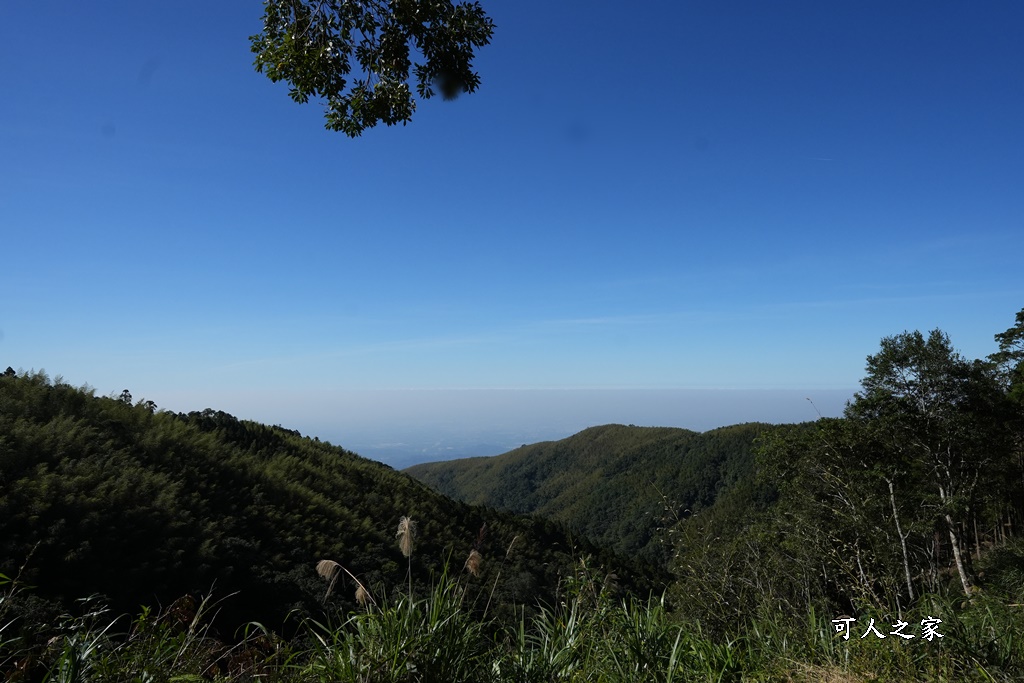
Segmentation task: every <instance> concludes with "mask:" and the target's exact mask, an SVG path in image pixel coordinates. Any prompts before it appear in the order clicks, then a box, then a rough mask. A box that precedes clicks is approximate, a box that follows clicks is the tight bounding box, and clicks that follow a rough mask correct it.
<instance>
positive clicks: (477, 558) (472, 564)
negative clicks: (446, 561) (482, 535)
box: [466, 549, 484, 576]
mask: <svg viewBox="0 0 1024 683" xmlns="http://www.w3.org/2000/svg"><path fill="white" fill-rule="evenodd" d="M483 562H484V556H483V555H481V554H480V553H479V552H477V551H476V549H473V550H470V551H469V557H467V558H466V571H467V572H469V573H470V574H472V575H473V576H480V566H481V565H482V564H483Z"/></svg>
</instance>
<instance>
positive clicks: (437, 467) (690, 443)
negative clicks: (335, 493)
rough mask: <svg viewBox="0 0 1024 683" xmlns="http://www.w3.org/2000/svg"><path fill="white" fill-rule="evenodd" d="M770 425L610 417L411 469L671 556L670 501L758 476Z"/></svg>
mask: <svg viewBox="0 0 1024 683" xmlns="http://www.w3.org/2000/svg"><path fill="white" fill-rule="evenodd" d="M765 429H767V425H760V424H746V425H736V426H733V427H724V428H722V429H716V430H713V431H710V432H705V433H703V434H701V433H697V432H693V431H690V430H687V429H676V428H668V427H635V426H632V425H630V426H628V427H627V426H624V425H606V426H603V427H592V428H590V429H587V430H584V431H582V432H580V433H579V434H576V435H574V436H571V437H569V438H567V439H562V440H561V441H551V442H545V443H539V444H533V445H528V446H526V445H524V446H522V447H520V448H517V449H516V450H514V451H511V452H509V453H505V454H503V455H498V456H493V457H483V458H466V459H462V460H452V461H448V462H435V463H426V464H422V465H416V466H414V467H410V468H408V469H407V470H405V471H406V472H407V473H409V474H411V475H412V476H414V477H416V478H417V479H419V480H420V481H422V482H424V483H426V484H428V485H429V486H432V487H433V488H435V489H437V490H438V491H440V492H441V493H443V494H445V495H447V496H451V497H452V498H455V499H457V500H462V501H465V502H467V503H472V504H476V505H488V506H491V507H496V508H499V509H501V510H507V511H509V512H515V513H517V514H539V515H542V516H544V517H548V518H550V519H553V520H556V521H558V522H561V523H563V524H565V525H567V526H568V527H569V528H571V529H573V530H576V531H578V532H580V533H582V534H585V535H587V536H588V537H590V538H592V539H594V540H595V541H597V542H598V543H601V544H602V545H604V546H608V547H611V548H614V549H616V550H618V551H620V552H624V553H631V554H632V553H639V554H641V555H642V556H644V557H646V558H647V559H649V560H652V561H656V560H658V559H659V558H660V559H662V560H663V559H664V557H663V556H664V551H665V546H664V544H663V540H664V537H663V535H662V534H660V533H659V529H660V528H661V527H662V526H663V524H664V523H665V518H664V515H663V513H664V511H665V504H666V501H671V503H672V504H673V506H674V507H679V508H681V509H685V510H688V511H699V510H702V509H705V508H708V507H710V506H711V505H713V504H714V502H715V500H716V499H717V498H718V496H719V495H720V494H722V493H723V492H725V491H728V490H730V489H731V488H732V487H734V486H736V485H737V484H740V483H741V482H743V481H746V480H749V479H751V478H752V477H753V474H754V440H755V439H756V438H757V437H758V436H759V435H760V434H761V433H762V432H764V431H765Z"/></svg>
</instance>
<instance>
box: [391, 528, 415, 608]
mask: <svg viewBox="0 0 1024 683" xmlns="http://www.w3.org/2000/svg"><path fill="white" fill-rule="evenodd" d="M395 536H396V537H397V538H398V549H399V550H401V551H402V554H403V555H405V557H406V558H407V559H408V560H409V567H408V569H407V570H406V575H407V576H408V578H409V607H410V608H411V607H412V548H413V543H414V541H415V536H416V522H414V521H413V520H412V518H411V517H404V516H403V517H402V518H401V519H400V520H398V533H396V534H395Z"/></svg>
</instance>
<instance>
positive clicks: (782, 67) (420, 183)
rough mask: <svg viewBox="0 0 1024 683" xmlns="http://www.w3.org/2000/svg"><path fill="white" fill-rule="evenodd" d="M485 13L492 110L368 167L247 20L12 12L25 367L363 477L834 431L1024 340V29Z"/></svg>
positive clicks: (733, 6)
mask: <svg viewBox="0 0 1024 683" xmlns="http://www.w3.org/2000/svg"><path fill="white" fill-rule="evenodd" d="M484 6H485V8H486V9H487V11H488V12H489V13H490V14H491V16H492V17H493V18H494V20H495V22H496V24H497V29H496V33H495V37H494V40H493V43H492V44H491V45H490V46H488V47H486V48H484V49H483V50H482V51H481V53H480V55H479V57H478V60H477V66H478V69H479V71H480V74H481V77H482V79H483V85H482V87H481V89H480V91H479V92H478V93H476V94H474V95H471V96H469V97H464V98H461V99H460V100H458V101H457V102H453V103H447V102H441V101H429V102H421V103H420V106H419V110H418V111H417V113H416V115H415V117H414V120H413V122H412V123H411V124H410V125H408V126H406V127H396V128H381V129H375V130H373V131H370V132H368V133H366V134H364V136H363V137H362V138H360V139H357V140H351V139H349V138H347V137H345V136H343V135H341V134H338V133H331V132H329V131H326V130H324V128H323V123H322V121H323V119H322V110H321V108H320V106H319V105H318V104H314V103H311V104H307V105H304V106H300V105H297V104H294V103H293V102H291V100H289V99H288V97H287V95H286V86H285V85H283V84H272V83H270V82H269V81H268V80H267V79H266V78H265V77H263V76H262V75H260V74H257V73H256V72H255V71H254V70H253V68H252V55H251V54H250V52H249V44H248V36H249V35H251V34H253V33H255V32H257V31H258V30H259V27H260V16H261V5H260V3H259V2H256V0H247V1H245V2H242V1H240V0H231V1H228V0H224V1H221V2H216V3H211V2H202V3H200V2H195V1H181V2H175V3H138V2H96V3H81V2H77V1H76V2H71V1H63V2H61V1H54V2H43V3H3V4H0V26H2V27H3V28H2V29H0V30H2V31H3V40H2V41H0V60H2V63H3V64H4V65H5V73H4V77H3V78H4V88H3V93H4V94H3V95H2V97H0V150H2V153H0V235H2V242H0V248H2V249H3V254H4V258H3V266H2V268H0V291H2V292H3V297H2V300H0V364H3V365H5V366H6V365H12V366H14V367H15V368H24V369H29V368H37V369H38V368H45V369H46V370H47V371H48V372H50V373H51V374H61V375H63V376H64V377H65V378H66V379H67V380H68V381H70V382H72V383H76V384H81V383H86V382H87V383H89V384H91V385H92V386H94V387H96V389H97V391H98V392H99V393H109V392H119V391H120V390H121V389H123V388H125V387H128V388H130V389H131V390H132V392H133V393H134V394H135V395H136V397H142V396H145V397H147V398H150V399H152V400H155V401H156V402H157V403H158V404H159V405H161V406H162V407H166V408H168V409H173V410H193V409H201V408H204V407H207V406H212V407H216V408H221V409H224V410H228V411H230V412H234V413H235V414H238V415H240V416H242V417H252V418H254V419H260V420H263V421H267V422H274V423H281V424H285V425H286V426H294V427H298V428H300V429H302V430H303V431H304V432H307V433H310V434H316V435H319V436H321V437H322V438H329V439H331V440H332V441H335V442H336V443H340V444H342V445H346V446H350V447H351V444H353V443H355V444H357V445H360V446H365V448H366V449H368V451H372V447H371V445H372V443H371V442H372V441H373V440H374V439H384V440H387V435H388V432H390V431H393V432H394V433H395V434H398V433H406V432H408V431H409V430H411V429H412V425H417V424H418V425H421V429H422V430H426V431H425V432H423V433H424V434H426V432H429V430H430V427H431V425H440V424H442V423H443V424H445V425H449V424H450V425H453V426H452V427H451V428H450V429H451V430H455V431H458V430H459V429H462V427H460V425H463V424H465V427H464V429H465V430H466V431H474V430H476V429H477V427H478V426H479V425H480V424H484V423H486V424H493V430H492V431H493V432H494V433H497V432H499V431H500V432H502V433H506V436H507V439H511V440H513V441H515V440H516V439H517V438H518V436H519V435H520V434H527V433H528V434H530V435H536V436H539V437H540V438H544V434H547V435H548V437H547V438H555V437H558V436H565V435H568V433H571V430H574V429H576V428H582V427H584V426H587V425H588V424H598V423H601V422H611V421H616V422H633V423H637V424H674V425H677V426H684V427H692V428H699V429H705V428H708V427H709V426H715V425H716V424H730V423H733V422H739V421H742V420H748V419H766V420H768V419H770V420H785V419H792V420H801V419H811V418H813V417H814V414H813V411H808V407H807V404H806V402H805V401H804V400H803V398H804V394H807V395H808V396H819V397H820V401H816V404H819V407H820V406H824V408H825V410H824V411H823V412H831V413H835V412H838V411H839V410H841V407H842V399H841V398H837V396H840V395H848V394H849V393H852V391H853V390H854V389H855V388H856V386H857V383H858V381H859V379H860V377H861V376H862V374H863V369H864V358H865V356H866V355H867V354H869V353H872V352H874V351H875V350H876V349H877V347H878V341H879V339H880V338H881V337H882V336H885V335H889V334H895V333H899V332H901V331H903V330H905V329H922V330H927V329H932V328H935V327H940V328H942V329H943V330H945V331H947V332H948V333H949V334H950V335H951V337H952V338H953V341H954V344H955V345H957V346H958V348H960V349H961V350H962V351H963V352H964V353H965V354H966V355H968V356H972V357H977V356H983V355H986V354H988V353H990V352H991V351H992V350H993V349H994V347H993V342H992V335H993V334H994V333H996V332H999V331H1002V330H1004V329H1006V328H1007V327H1009V326H1010V324H1011V323H1012V322H1013V316H1014V314H1015V313H1016V311H1018V310H1020V308H1021V307H1022V306H1024V278H1022V277H1021V273H1020V266H1019V262H1020V255H1021V254H1022V253H1024V230H1022V227H1024V225H1022V223H1024V192H1022V191H1021V187H1022V186H1024V182H1022V181H1024V129H1022V126H1021V123H1020V122H1021V121H1024V78H1022V65H1024V42H1022V41H1021V40H1020V27H1021V26H1022V25H1024V5H1021V4H1020V3H1016V2H988V3H972V4H967V3H960V2H900V3H890V2H857V3H853V2H849V3H823V2H773V3H763V2H698V3H694V2H646V3H623V2H617V3H604V2H577V1H575V0H573V1H568V0H567V1H565V2H558V3H548V2H543V3H542V2H532V1H523V2H516V3H499V2H485V3H484ZM538 392H555V393H548V394H544V395H546V396H548V397H549V398H550V400H549V401H546V400H542V399H541V398H538V397H539V396H541V395H542V394H541V393H538ZM558 392H574V393H568V394H567V393H558ZM579 392H583V393H579ZM587 392H589V393H587ZM637 392H641V393H637ZM644 392H646V393H644ZM658 392H677V393H676V394H674V395H677V396H683V395H685V396H688V397H689V398H688V399H687V400H688V401H689V403H687V402H686V401H682V402H680V403H678V404H675V403H673V402H672V401H668V400H667V399H665V396H667V394H664V393H661V394H659V393H658ZM687 392H689V393H687ZM694 392H705V393H704V394H700V395H702V396H705V397H709V396H722V395H726V396H734V397H736V400H735V401H733V400H728V401H718V400H717V399H715V400H703V399H701V400H697V399H694V397H695V396H697V395H698V394H696V393H694ZM716 392H717V393H716ZM721 392H726V393H725V394H722V393H721ZM773 392H789V393H788V394H785V395H787V396H790V399H792V400H788V399H787V400H785V401H783V403H784V404H785V405H786V406H789V408H787V410H789V412H785V411H781V415H780V405H781V404H780V401H782V399H780V398H779V397H780V396H782V395H784V394H779V393H773ZM815 392H817V393H815ZM844 392H845V393H844ZM498 395H501V396H503V397H504V398H501V399H500V400H499V399H496V398H494V397H496V396H498ZM641 395H642V396H643V397H644V399H643V400H639V398H638V397H639V396H641ZM485 396H488V397H491V398H493V399H494V400H493V401H492V400H490V399H487V400H484V399H483V398H482V397H485ZM584 396H590V397H592V398H594V400H593V401H588V400H585V399H584V398H583V397H584ZM658 396H661V397H662V399H665V400H661V402H660V403H659V401H658V400H657V398H656V397H658ZM382 397H383V398H382ZM567 397H569V398H570V399H571V400H566V399H567ZM652 397H654V398H652ZM648 399H650V400H648ZM517 401H518V402H517ZM750 401H754V403H753V404H751V403H750ZM755 404H756V405H760V406H761V408H760V409H755V408H750V405H755ZM486 405H493V406H494V408H493V415H490V416H487V417H485V416H483V415H481V414H480V411H479V410H477V411H474V410H471V409H470V408H472V407H474V406H475V407H477V408H479V407H480V406H486ZM588 405H589V406H592V407H591V408H590V409H589V412H587V410H583V409H581V408H580V406H588ZM658 405H661V406H662V409H661V410H658V409H657V406H658ZM701 405H704V406H705V407H706V406H707V405H714V406H716V408H715V410H716V411H717V412H715V413H714V415H709V414H705V413H707V411H704V412H700V411H699V410H698V409H697V408H698V407H699V406H701ZM517 406H518V407H517ZM538 406H544V408H543V409H540V408H538ZM642 406H648V408H645V409H640V407H642ZM666 406H669V407H671V406H675V407H672V408H671V410H668V409H667V408H666ZM741 406H747V407H744V408H741ZM371 408H372V409H371ZM538 410H540V412H542V413H543V415H544V416H545V417H547V418H550V419H551V421H552V424H555V422H557V424H558V425H560V426H559V427H550V428H548V430H547V431H544V430H543V429H540V428H539V427H537V425H538V424H540V422H542V420H540V418H539V417H538V414H537V413H538ZM644 410H646V411H647V412H644ZM666 410H668V411H667V412H666ZM759 410H760V411H761V412H758V411H759ZM559 411H562V412H564V418H563V419H560V420H559V419H557V418H559V415H558V413H559ZM673 411H674V412H673ZM638 413H639V414H638ZM698 413H700V415H699V416H698ZM620 415H621V416H622V417H617V416H620ZM356 416H358V417H356ZM645 417H648V418H649V419H645ZM470 421H472V423H473V424H466V423H468V422H470ZM446 429H449V428H448V427H446ZM559 430H570V431H567V432H566V433H564V434H563V433H558V432H559ZM371 432H372V433H373V434H375V435H377V436H373V437H372V438H371V437H370V436H369V434H370V433H371ZM512 432H514V435H510V434H511V433H512ZM403 438H404V437H403ZM416 438H420V439H421V440H422V439H428V438H432V437H427V436H421V437H411V436H410V437H408V439H410V440H415V439H416Z"/></svg>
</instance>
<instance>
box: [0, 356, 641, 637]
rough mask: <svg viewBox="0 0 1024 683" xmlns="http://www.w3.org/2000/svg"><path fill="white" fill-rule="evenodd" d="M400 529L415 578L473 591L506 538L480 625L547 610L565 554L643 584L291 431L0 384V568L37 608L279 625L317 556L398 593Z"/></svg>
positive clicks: (61, 389)
mask: <svg viewBox="0 0 1024 683" xmlns="http://www.w3.org/2000/svg"><path fill="white" fill-rule="evenodd" d="M403 515H408V516H410V517H412V518H414V519H415V520H416V521H417V523H418V526H419V534H418V540H417V548H416V552H415V553H414V554H413V555H412V557H411V563H412V570H413V576H416V577H427V576H429V575H430V572H431V571H432V570H436V569H438V568H439V567H440V566H441V563H442V562H443V561H444V560H445V559H446V558H447V557H449V555H452V554H454V557H463V558H464V557H466V556H468V554H469V552H470V549H471V548H473V547H474V545H476V546H477V550H478V551H479V552H481V553H482V554H483V557H484V565H483V574H482V576H481V578H480V579H479V581H481V582H488V581H490V580H491V579H492V578H493V576H494V574H495V573H496V572H497V571H498V568H499V567H501V566H502V562H503V559H502V558H504V557H505V555H506V550H507V548H508V546H509V544H510V543H512V541H513V539H514V538H517V537H518V540H517V542H516V545H515V547H514V549H513V552H511V553H510V554H509V555H508V559H507V561H505V563H504V572H505V573H504V576H505V577H507V578H508V579H509V581H507V582H504V581H503V582H502V584H501V585H500V586H499V587H498V588H497V590H496V591H495V595H494V598H493V600H494V606H492V613H494V614H499V615H501V614H506V615H507V614H509V613H510V612H509V610H510V609H511V608H506V607H505V605H507V604H508V603H509V601H511V600H515V601H516V602H517V603H519V604H521V603H527V604H529V605H534V604H536V602H537V600H538V599H542V598H544V597H545V596H547V597H548V598H551V597H552V596H553V591H554V587H555V586H556V585H557V583H558V579H559V576H560V575H562V574H563V573H564V572H565V571H567V570H568V569H569V568H570V567H571V566H572V561H573V556H574V554H575V553H577V552H590V553H594V554H596V555H600V556H601V557H602V558H603V559H604V560H607V561H609V562H612V563H614V564H616V566H617V567H619V569H618V571H619V573H620V574H621V575H622V576H623V581H624V582H625V583H626V585H630V581H631V580H632V579H633V578H639V579H640V581H641V584H642V581H643V579H642V577H641V576H640V573H639V572H637V571H634V570H631V569H629V568H627V567H625V563H623V562H620V561H617V560H616V559H615V558H614V557H612V556H611V555H610V554H608V553H602V552H601V551H599V550H598V549H596V548H594V547H592V546H590V545H589V544H587V543H586V542H585V541H583V540H582V539H579V540H573V539H571V538H569V537H567V535H566V534H565V532H564V531H562V530H561V529H560V528H559V527H557V526H556V525H555V524H553V523H551V522H548V521H544V520H541V519H539V518H533V519H520V518H515V517H513V516H511V515H508V514H505V513H499V512H496V511H494V510H489V509H482V508H473V507H470V506H468V505H465V504H462V503H456V502H454V501H451V500H449V499H447V498H444V497H443V496H440V495H438V494H436V493H434V492H433V491H430V490H429V489H427V488H426V487H425V486H423V485H422V484H420V483H419V482H417V481H416V480H414V479H412V478H411V477H408V476H406V475H404V474H400V473H398V472H395V471H394V470H392V469H391V468H389V467H386V466H384V465H381V464H380V463H376V462H372V461H370V460H366V459H364V458H361V457H359V456H357V455H355V454H354V453H351V452H348V451H345V450H343V449H341V448H337V447H335V446H331V445H330V444H327V443H324V442H319V441H314V440H311V439H306V438H303V437H301V436H300V435H299V434H298V433H297V432H293V431H289V430H285V429H281V428H279V427H268V426H265V425H261V424H256V423H253V422H246V421H241V420H237V419H236V418H234V417H232V416H230V415H228V414H226V413H223V412H218V411H212V410H206V411H203V412H195V413H190V414H188V415H176V414H173V413H168V412H155V411H154V410H152V409H151V408H150V407H149V406H148V405H147V404H146V402H144V401H140V402H139V404H138V405H131V404H130V402H126V401H125V400H124V394H122V396H121V397H119V398H117V399H114V398H103V397H95V396H93V395H92V393H91V392H90V391H85V390H81V389H77V388H74V387H71V386H68V385H66V384H64V383H62V382H60V380H57V381H54V382H51V381H49V379H48V378H47V377H46V376H45V375H44V374H42V373H38V374H27V375H23V376H5V377H0V519H3V520H4V522H3V534H2V535H0V567H2V568H4V569H5V570H7V573H8V574H11V573H12V572H13V571H14V569H15V568H17V567H20V566H21V565H22V564H23V563H24V562H25V560H26V558H27V557H28V556H29V555H30V554H31V560H30V561H29V562H28V564H27V567H26V569H25V572H24V575H23V576H22V577H21V579H22V581H23V583H27V584H31V585H35V586H38V587H39V588H38V590H37V591H36V593H35V594H36V595H37V596H38V597H39V598H45V599H48V600H51V601H53V602H54V604H64V605H68V604H70V602H71V601H73V600H74V599H76V598H79V597H81V596H87V595H92V594H94V593H99V594H102V595H105V596H107V598H108V599H109V601H110V605H111V607H112V608H113V609H114V610H115V612H117V613H120V612H124V611H132V610H134V609H135V608H136V607H137V606H138V605H140V604H152V603H153V602H154V601H159V602H160V603H162V604H168V603H169V602H170V601H172V600H174V599H175V598H177V597H179V596H181V595H184V594H197V593H198V594H203V593H205V592H207V591H209V590H210V589H211V587H213V588H215V590H216V591H217V592H218V593H219V594H229V593H236V592H237V593H238V595H237V596H235V597H233V598H232V599H231V600H228V601H226V602H225V604H224V605H223V606H222V607H221V612H222V617H221V621H222V623H223V624H228V625H235V624H239V623H243V622H245V621H248V620H258V621H261V622H264V623H267V624H269V625H275V624H276V625H280V624H281V622H282V621H283V619H284V618H285V616H286V614H287V613H288V612H289V611H290V610H291V609H293V608H300V609H302V610H304V611H306V612H315V611H316V610H318V609H319V608H320V604H319V603H320V601H321V600H322V598H323V595H324V589H325V586H324V584H323V581H322V579H320V577H318V576H317V575H316V573H315V570H314V566H315V564H316V563H317V561H318V560H320V559H323V558H330V559H336V560H338V561H340V562H342V563H343V564H344V565H345V566H346V567H347V568H348V569H349V570H351V571H352V572H353V573H354V574H356V575H357V576H359V577H360V580H361V581H362V582H363V583H364V584H366V585H367V586H369V587H370V588H371V590H374V591H375V592H376V591H378V590H383V591H385V592H388V593H395V592H398V591H400V590H402V586H407V584H406V583H405V578H406V563H407V560H406V559H405V558H404V557H403V556H402V554H401V553H400V551H399V549H398V547H397V545H396V542H395V529H396V528H397V524H398V520H399V518H400V517H401V516H403ZM481 527H485V528H486V533H485V534H484V535H483V537H482V538H478V536H479V531H480V529H481ZM341 584H342V585H340V586H339V587H338V590H337V591H336V592H335V594H334V595H333V596H332V597H331V599H330V602H331V604H334V605H338V606H354V604H355V603H354V599H353V591H354V586H353V585H349V584H346V583H345V582H341ZM406 590H408V589H407V588H406ZM482 605H483V601H481V607H480V608H481V609H482Z"/></svg>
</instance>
